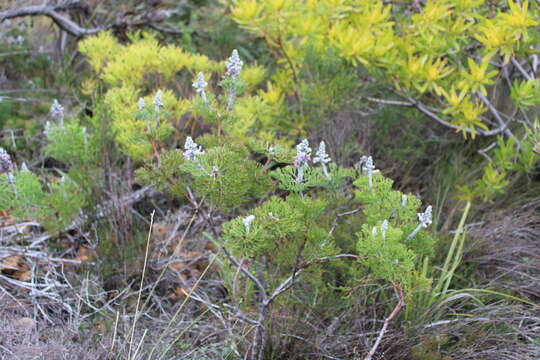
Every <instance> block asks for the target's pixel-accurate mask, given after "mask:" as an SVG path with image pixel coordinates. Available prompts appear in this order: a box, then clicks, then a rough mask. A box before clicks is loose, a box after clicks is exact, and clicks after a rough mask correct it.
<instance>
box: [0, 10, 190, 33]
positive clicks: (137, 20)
mask: <svg viewBox="0 0 540 360" xmlns="http://www.w3.org/2000/svg"><path fill="white" fill-rule="evenodd" d="M76 7H80V4H78V2H75V1H74V2H67V3H64V4H60V5H48V4H46V3H45V4H42V5H35V6H25V7H21V8H15V9H9V10H5V11H2V12H0V23H1V22H2V21H4V20H7V19H13V18H18V17H25V16H45V17H48V18H50V19H51V20H52V21H53V22H54V23H55V24H56V25H57V26H58V27H59V28H60V29H62V30H64V31H65V32H67V33H69V34H70V35H73V36H75V37H77V38H82V37H85V36H90V35H95V34H97V33H99V32H101V31H104V30H109V29H117V28H124V27H128V26H134V25H136V26H149V27H150V28H152V29H154V30H157V31H160V32H164V33H168V34H181V33H182V30H181V29H171V28H166V27H162V26H159V25H157V24H155V22H156V21H163V20H165V19H166V17H165V18H163V17H162V18H151V17H150V15H151V14H146V13H143V14H141V15H139V16H135V17H131V18H130V19H129V20H128V19H127V18H126V17H125V16H118V17H117V18H118V20H117V21H115V22H112V23H110V24H106V25H102V26H98V27H95V28H84V27H82V26H80V25H79V24H77V23H76V22H74V21H73V20H71V19H70V18H69V16H66V15H63V14H61V12H64V11H66V10H70V9H74V8H76Z"/></svg>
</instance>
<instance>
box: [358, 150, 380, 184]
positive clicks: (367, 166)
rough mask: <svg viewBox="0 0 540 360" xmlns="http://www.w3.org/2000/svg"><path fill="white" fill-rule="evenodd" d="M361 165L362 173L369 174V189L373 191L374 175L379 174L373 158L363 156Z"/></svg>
mask: <svg viewBox="0 0 540 360" xmlns="http://www.w3.org/2000/svg"><path fill="white" fill-rule="evenodd" d="M360 163H361V164H362V171H364V172H366V173H367V174H368V178H369V189H370V190H373V173H375V172H377V169H375V165H374V164H373V158H372V157H371V156H362V158H361V159H360Z"/></svg>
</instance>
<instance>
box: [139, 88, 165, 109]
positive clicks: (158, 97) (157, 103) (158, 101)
mask: <svg viewBox="0 0 540 360" xmlns="http://www.w3.org/2000/svg"><path fill="white" fill-rule="evenodd" d="M162 96H163V92H162V91H161V90H158V91H157V93H156V96H154V100H153V101H152V104H153V105H154V108H155V109H156V111H159V109H160V108H162V107H163V106H164V105H163V102H162V101H161V98H162ZM139 101H140V100H139ZM139 106H140V103H139Z"/></svg>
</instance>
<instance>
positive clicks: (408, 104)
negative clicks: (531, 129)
mask: <svg viewBox="0 0 540 360" xmlns="http://www.w3.org/2000/svg"><path fill="white" fill-rule="evenodd" d="M400 96H403V95H400ZM404 97H405V98H407V100H409V101H397V100H386V99H378V98H372V97H367V98H366V99H367V100H369V101H372V102H376V103H380V104H385V105H396V106H406V107H415V108H417V109H418V110H420V112H422V113H423V114H424V115H426V116H428V117H429V118H431V119H433V120H435V121H437V122H438V123H439V124H441V125H444V126H446V127H449V128H451V129H454V130H456V131H465V132H466V133H468V134H470V133H471V130H470V129H467V128H465V129H463V128H460V127H459V126H456V125H454V124H451V123H449V122H448V121H446V120H444V119H442V118H441V117H439V116H438V115H437V114H435V112H433V111H432V110H430V109H428V108H427V106H426V105H424V104H423V103H422V102H420V101H418V100H416V99H414V98H412V97H410V96H404ZM503 125H504V126H501V127H499V128H496V129H493V130H489V131H485V130H481V129H476V133H478V134H480V135H483V136H493V135H497V134H499V133H501V132H503V131H505V130H506V125H505V124H504V123H503Z"/></svg>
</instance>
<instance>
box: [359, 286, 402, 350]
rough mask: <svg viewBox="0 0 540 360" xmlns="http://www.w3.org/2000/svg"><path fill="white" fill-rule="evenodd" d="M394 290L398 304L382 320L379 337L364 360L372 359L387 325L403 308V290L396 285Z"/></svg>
mask: <svg viewBox="0 0 540 360" xmlns="http://www.w3.org/2000/svg"><path fill="white" fill-rule="evenodd" d="M394 289H395V290H396V293H397V295H398V303H397V304H396V306H395V307H394V310H393V311H392V313H391V314H390V316H388V317H387V318H386V319H385V320H384V324H383V327H382V328H381V331H379V336H377V340H375V344H373V346H372V347H371V350H370V351H369V353H368V354H367V356H366V357H365V358H364V360H371V359H372V358H373V355H375V352H376V351H377V348H378V347H379V345H380V344H381V341H382V339H383V337H384V334H385V333H386V330H387V329H388V325H389V324H390V322H391V321H392V320H393V319H394V318H395V317H396V316H397V315H398V314H399V312H400V311H401V310H402V309H403V307H404V306H405V297H404V296H403V290H402V289H401V287H399V286H397V285H394Z"/></svg>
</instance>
